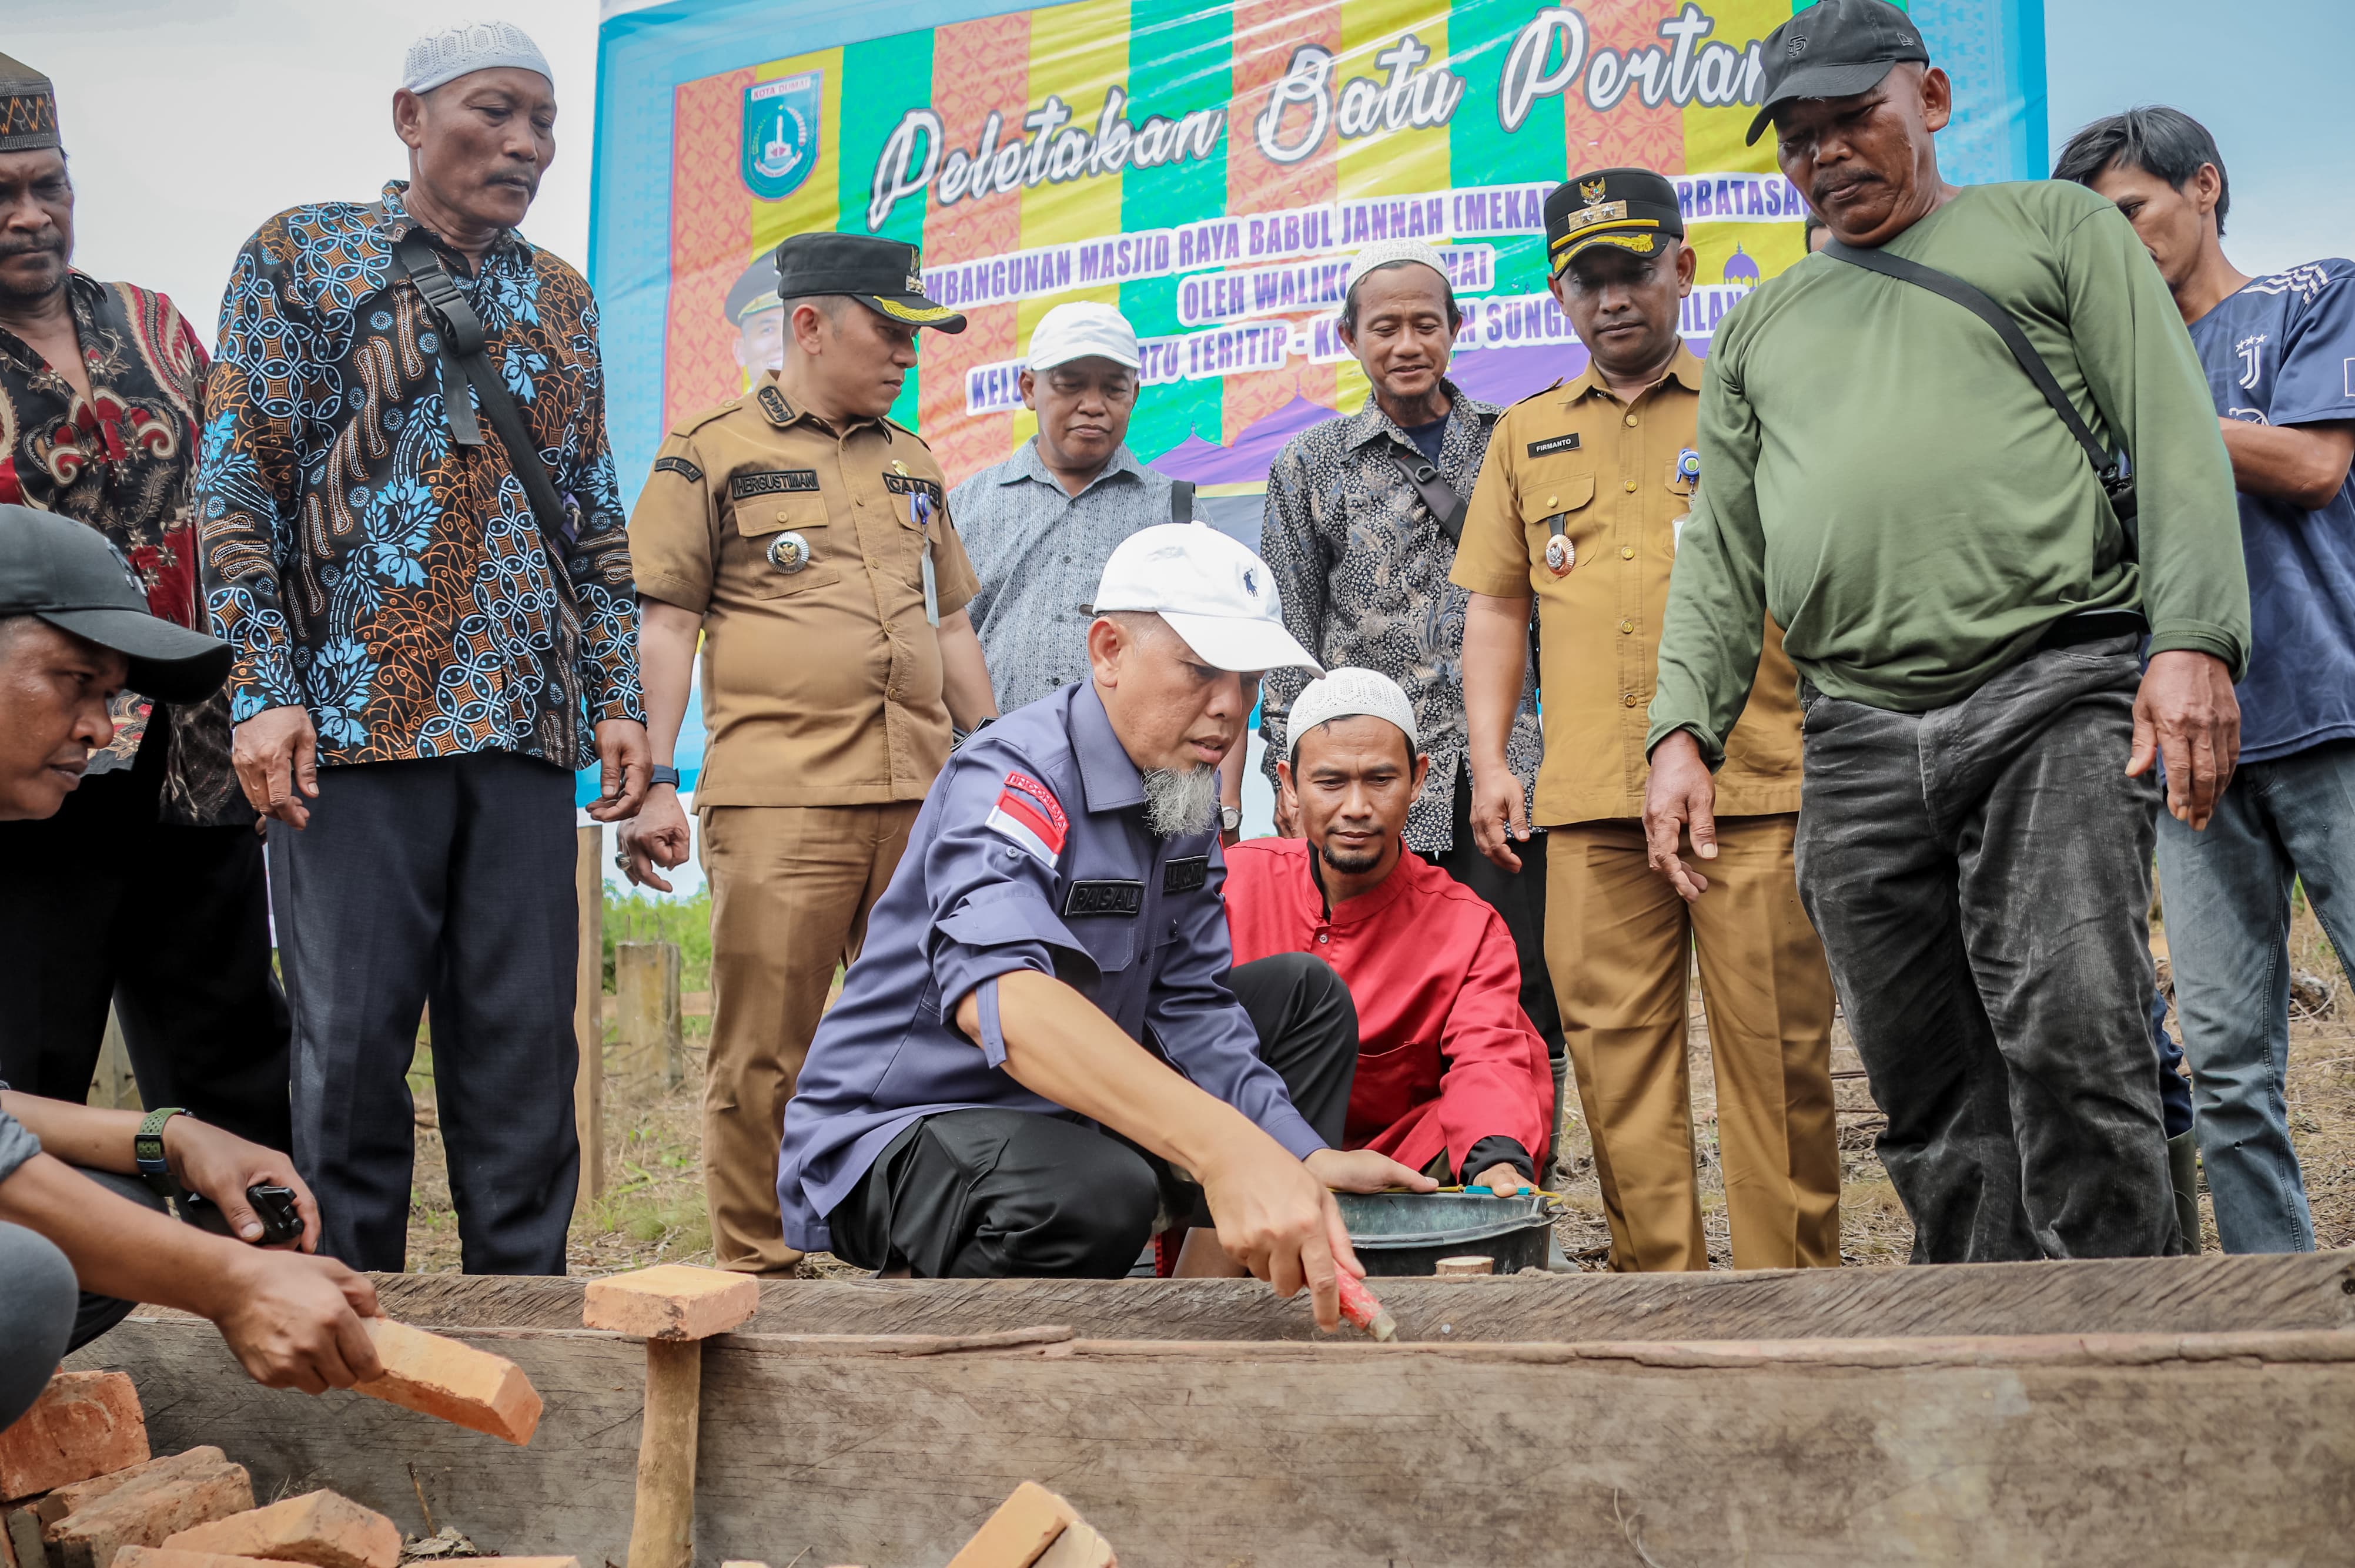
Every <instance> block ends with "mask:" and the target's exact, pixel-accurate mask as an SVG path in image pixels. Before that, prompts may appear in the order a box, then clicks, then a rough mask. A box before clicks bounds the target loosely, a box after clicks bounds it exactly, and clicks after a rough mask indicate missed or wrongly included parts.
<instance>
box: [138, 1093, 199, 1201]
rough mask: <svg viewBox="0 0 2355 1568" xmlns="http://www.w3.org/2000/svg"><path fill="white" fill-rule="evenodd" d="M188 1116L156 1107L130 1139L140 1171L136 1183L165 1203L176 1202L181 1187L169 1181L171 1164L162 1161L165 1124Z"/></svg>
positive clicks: (176, 1108) (178, 1110)
mask: <svg viewBox="0 0 2355 1568" xmlns="http://www.w3.org/2000/svg"><path fill="white" fill-rule="evenodd" d="M187 1114H188V1113H187V1112H186V1111H184V1110H182V1109H181V1108H180V1107H178V1106H158V1107H155V1109H154V1110H151V1111H149V1112H148V1113H147V1115H146V1117H145V1118H144V1119H143V1120H142V1121H141V1122H140V1123H139V1130H138V1132H136V1133H135V1134H133V1137H132V1139H131V1158H132V1160H133V1161H134V1162H136V1163H137V1165H138V1167H139V1180H141V1181H144V1182H146V1183H147V1186H148V1190H149V1191H151V1192H154V1193H155V1195H156V1196H157V1197H159V1198H161V1199H163V1200H164V1201H165V1202H167V1203H169V1202H176V1200H177V1199H178V1198H179V1196H180V1184H179V1183H178V1182H177V1181H173V1180H172V1167H171V1164H170V1162H169V1161H167V1160H165V1158H164V1124H165V1122H167V1121H169V1120H171V1119H172V1118H174V1117H176V1116H186V1115H187Z"/></svg>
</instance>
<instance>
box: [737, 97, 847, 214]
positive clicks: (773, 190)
mask: <svg viewBox="0 0 2355 1568" xmlns="http://www.w3.org/2000/svg"><path fill="white" fill-rule="evenodd" d="M825 81H826V73H825V72H824V71H815V70H810V71H804V72H802V73H801V74H800V75H799V76H783V77H779V78H778V79H776V80H774V81H759V82H754V83H753V84H752V85H751V86H750V87H748V88H746V89H745V90H744V156H743V165H742V166H743V173H744V188H745V189H746V190H749V191H751V193H752V194H753V195H754V196H758V197H760V198H761V199H762V201H779V200H782V199H783V198H784V197H786V196H791V195H793V193H794V192H795V191H797V190H799V189H800V188H801V186H802V182H803V181H805V180H806V179H808V178H809V177H810V171H811V170H813V169H815V168H816V167H817V152H818V115H819V112H820V111H821V109H822V107H823V105H824V100H825V91H824V89H825Z"/></svg>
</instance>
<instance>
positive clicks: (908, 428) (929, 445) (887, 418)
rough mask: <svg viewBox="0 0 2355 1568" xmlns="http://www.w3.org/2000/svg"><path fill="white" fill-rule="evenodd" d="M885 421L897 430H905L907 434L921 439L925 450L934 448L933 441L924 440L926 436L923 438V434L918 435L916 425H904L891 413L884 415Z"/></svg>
mask: <svg viewBox="0 0 2355 1568" xmlns="http://www.w3.org/2000/svg"><path fill="white" fill-rule="evenodd" d="M883 422H884V423H885V424H887V425H889V426H890V427H891V428H892V429H895V430H901V431H905V432H906V433H907V434H909V435H911V436H915V437H916V440H918V441H920V442H922V443H923V448H924V450H926V451H930V450H932V443H931V442H930V441H926V440H924V438H923V437H922V436H921V435H917V434H916V431H915V429H914V427H912V426H909V425H903V424H901V423H900V421H899V420H897V419H895V418H891V416H890V415H889V414H886V415H884V416H883Z"/></svg>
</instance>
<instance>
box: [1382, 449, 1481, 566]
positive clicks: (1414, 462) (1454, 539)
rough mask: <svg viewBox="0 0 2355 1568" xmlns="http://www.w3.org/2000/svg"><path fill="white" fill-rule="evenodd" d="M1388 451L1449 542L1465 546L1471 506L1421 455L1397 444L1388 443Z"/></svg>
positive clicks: (1430, 462) (1432, 464) (1429, 461)
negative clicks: (1468, 514)
mask: <svg viewBox="0 0 2355 1568" xmlns="http://www.w3.org/2000/svg"><path fill="white" fill-rule="evenodd" d="M1389 450H1390V454H1391V461H1392V462H1394V463H1396V464H1397V465H1398V471H1399V472H1400V474H1401V476H1403V477H1404V479H1405V480H1406V482H1408V483H1409V484H1411V485H1412V486H1414V493H1416V494H1417V495H1419V496H1421V497H1423V505H1424V506H1425V507H1427V508H1428V509H1429V510H1430V512H1431V516H1432V521H1433V522H1435V523H1437V524H1439V531H1440V532H1441V533H1443V534H1444V535H1447V542H1448V543H1449V544H1451V545H1460V544H1462V543H1463V542H1464V514H1465V510H1466V509H1467V508H1468V507H1469V506H1470V504H1471V503H1469V502H1467V501H1466V500H1465V498H1464V497H1463V496H1461V495H1458V494H1456V493H1455V486H1454V485H1452V484H1450V483H1448V482H1447V477H1446V476H1445V475H1444V474H1443V473H1441V472H1440V471H1439V468H1438V465H1436V464H1435V463H1433V462H1432V461H1431V460H1430V459H1428V458H1426V457H1424V456H1423V454H1422V453H1421V452H1415V453H1413V454H1412V455H1409V454H1408V453H1407V452H1406V451H1405V450H1403V449H1402V448H1401V447H1400V446H1399V444H1398V443H1397V442H1396V441H1391V442H1390V443H1389Z"/></svg>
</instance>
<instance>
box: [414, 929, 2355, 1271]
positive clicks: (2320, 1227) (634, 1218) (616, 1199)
mask: <svg viewBox="0 0 2355 1568" xmlns="http://www.w3.org/2000/svg"><path fill="white" fill-rule="evenodd" d="M2291 963H2292V967H2293V968H2296V969H2304V970H2307V971H2309V972H2311V973H2314V974H2317V975H2321V976H2325V977H2328V978H2329V979H2331V980H2336V981H2337V986H2338V990H2337V997H2336V1001H2335V1003H2334V1005H2333V1007H2332V1008H2331V1010H2330V1012H2328V1014H2326V1015H2325V1016H2321V1017H2318V1018H2303V1019H2298V1020H2296V1021H2294V1022H2292V1024H2291V1026H2290V1073H2289V1116H2290V1132H2291V1136H2292V1137H2293V1138H2294V1139H2296V1143H2297V1147H2298V1157H2299V1159H2300V1160H2301V1161H2302V1162H2303V1163H2304V1166H2305V1171H2306V1184H2307V1193H2308V1196H2309V1198H2310V1199H2311V1201H2312V1203H2313V1207H2314V1226H2315V1236H2316V1240H2317V1241H2318V1244H2319V1245H2322V1246H2325V1247H2343V1246H2350V1245H2355V985H2350V983H2349V982H2348V980H2347V979H2346V977H2345V976H2343V975H2342V974H2341V972H2340V970H2339V963H2338V959H2337V958H2336V956H2335V955H2334V954H2333V953H2332V952H2331V950H2330V947H2329V944H2328V942H2327V941H2326V940H2325V939H2324V938H2323V937H2322V934H2321V930H2320V927H2318V925H2317V924H2316V922H2315V920H2314V917H2313V916H2312V914H2311V913H2310V912H2309V911H2307V909H2306V908H2305V907H2304V906H2303V905H2302V904H2301V906H2300V907H2299V909H2298V911H2297V915H2296V921H2295V923H2294V926H2293V929H2292V934H2291ZM687 979H688V981H689V984H690V986H692V985H693V984H694V982H695V981H696V980H698V977H697V976H695V975H693V974H690V975H689V976H688V977H687ZM699 1000H700V999H699V998H698V997H694V996H690V998H689V999H688V1001H689V1007H690V1009H692V1008H693V1007H694V1006H695V1005H696V1003H697V1002H698V1001H699ZM686 1026H687V1063H686V1065H687V1075H686V1078H685V1080H684V1082H682V1083H681V1084H680V1086H678V1087H677V1088H666V1087H665V1085H664V1081H663V1079H662V1077H661V1075H659V1074H645V1073H639V1074H631V1075H621V1074H616V1075H613V1076H612V1077H610V1078H609V1079H608V1081H607V1087H606V1098H605V1169H606V1171H607V1182H608V1185H607V1190H606V1192H605V1194H604V1196H603V1197H602V1199H601V1200H599V1201H598V1202H596V1203H595V1204H593V1205H591V1211H590V1213H589V1214H588V1215H587V1216H586V1217H585V1219H584V1220H583V1221H582V1222H581V1223H579V1224H575V1225H574V1226H573V1231H572V1241H571V1247H570V1262H571V1266H572V1269H573V1272H575V1273H577V1274H608V1273H612V1272H614V1271H616V1270H619V1269H625V1268H638V1267H643V1266H646V1265H648V1264H654V1263H709V1262H710V1261H711V1231H710V1226H709V1223H708V1221H707V1220H706V1218H705V1213H704V1206H703V1186H702V1172H701V1170H700V1168H699V1164H698V1153H697V1150H698V1143H699V1135H698V1119H699V1100H700V1083H701V1077H702V1061H703V1049H702V1048H703V1042H704V1040H705V1038H706V1037H708V1033H709V1020H708V1018H705V1017H702V1016H700V1015H698V1013H696V1012H693V1011H690V1012H689V1013H688V1015H687V1020H686ZM2170 1027H2172V1024H2171V1023H2170ZM608 1033H609V1036H610V1034H611V1029H610V1027H609V1030H608ZM1691 1042H1692V1044H1691V1052H1692V1054H1691V1074H1692V1085H1693V1114H1694V1144H1695V1158H1696V1162H1697V1164H1698V1166H1699V1168H1700V1186H1701V1217H1702V1223H1703V1227H1704V1229H1705V1231H1706V1233H1707V1235H1708V1238H1709V1250H1710V1264H1711V1266H1713V1267H1718V1268H1724V1267H1728V1266H1730V1265H1731V1256H1732V1254H1731V1247H1730V1244H1729V1241H1728V1238H1727V1234H1726V1225H1725V1186H1724V1180H1723V1176H1722V1173H1721V1171H1720V1170H1719V1167H1718V1160H1717V1120H1716V1105H1717V1097H1716V1085H1715V1081H1714V1077H1713V1075H1712V1074H1711V1071H1710V1055H1709V1029H1708V1024H1707V1022H1706V1021H1705V1020H1704V1019H1703V1018H1702V1017H1701V1014H1700V999H1699V993H1698V988H1696V991H1695V996H1694V1001H1693V1006H1692V1025H1691ZM611 1059H612V1051H611V1046H610V1044H609V1060H611ZM1832 1067H1833V1071H1834V1072H1835V1073H1839V1072H1843V1071H1856V1070H1858V1069H1859V1062H1858V1060H1857V1057H1856V1053H1855V1051H1854V1049H1853V1048H1852V1047H1850V1046H1849V1044H1848V1037H1847V1031H1846V1029H1845V1027H1844V1026H1841V1027H1838V1028H1837V1029H1836V1032H1835V1034H1834V1037H1833V1052H1832ZM410 1086H411V1088H412V1089H413V1090H414V1091H415V1092H416V1094H417V1104H418V1140H417V1144H418V1147H417V1177H416V1186H415V1193H416V1196H415V1202H414V1203H413V1205H412V1208H411V1212H410V1228H409V1266H410V1269H411V1270H414V1271H417V1272H420V1273H426V1272H448V1271H453V1270H455V1269H456V1268H457V1266H458V1232H457V1224H456V1216H455V1215H454V1214H453V1213H452V1212H451V1210H450V1206H449V1204H450V1198H449V1182H448V1179H447V1177H446V1175H445V1173H444V1170H443V1166H442V1139H441V1135H440V1132H439V1131H438V1129H437V1128H436V1127H435V1126H434V1117H433V1097H432V1080H431V1074H430V1056H429V1054H428V1053H425V1052H422V1051H421V1052H420V1054H419V1063H418V1069H417V1071H415V1072H413V1073H412V1074H411V1075H410ZM1837 1089H1838V1105H1839V1107H1840V1115H1839V1128H1840V1175H1841V1191H1840V1254H1841V1258H1842V1260H1843V1261H1844V1262H1846V1263H1848V1264H1850V1265H1882V1264H1896V1263H1902V1262H1904V1261H1905V1258H1906V1256H1907V1255H1908V1254H1909V1253H1910V1251H1911V1250H1912V1247H1913V1225H1912V1224H1911V1223H1910V1222H1909V1221H1908V1220H1907V1219H1906V1217H1905V1211H1904V1208H1903V1206H1902V1204H1900V1203H1899V1202H1898V1201H1897V1193H1896V1191H1895V1189H1893V1188H1892V1187H1891V1186H1890V1184H1889V1179H1888V1177H1887V1175H1886V1174H1885V1173H1884V1172H1883V1171H1882V1170H1881V1161H1880V1160H1879V1159H1878V1158H1877V1157H1876V1156H1875V1155H1874V1153H1873V1151H1872V1137H1873V1134H1874V1132H1875V1131H1877V1130H1878V1128H1879V1126H1880V1118H1879V1116H1878V1114H1877V1113H1876V1112H1875V1111H1874V1110H1873V1109H1872V1104H1871V1099H1870V1096H1869V1095H1868V1094H1867V1093H1866V1092H1865V1086H1864V1082H1863V1079H1862V1078H1861V1077H1855V1078H1841V1079H1838V1082H1837ZM1576 1110H1577V1107H1576V1103H1575V1101H1574V1100H1573V1102H1572V1117H1571V1120H1570V1127H1569V1131H1568V1134H1567V1136H1566V1137H1565V1138H1564V1139H1563V1140H1562V1141H1563V1148H1562V1161H1561V1165H1562V1171H1563V1175H1562V1177H1561V1179H1560V1180H1559V1181H1557V1182H1556V1185H1557V1186H1558V1187H1560V1188H1561V1191H1562V1192H1564V1194H1565V1196H1567V1197H1568V1198H1569V1199H1570V1211H1569V1212H1568V1213H1566V1214H1565V1215H1564V1216H1563V1217H1562V1219H1561V1223H1560V1224H1558V1225H1557V1226H1556V1234H1558V1235H1559V1236H1560V1238H1561V1245H1562V1250H1563V1252H1564V1253H1565V1254H1566V1255H1569V1256H1570V1257H1571V1258H1572V1259H1573V1260H1574V1261H1576V1262H1577V1263H1578V1265H1579V1266H1581V1267H1582V1268H1589V1269H1599V1268H1602V1267H1604V1266H1605V1259H1606V1257H1607V1254H1608V1247H1609V1240H1610V1237H1609V1231H1608V1229H1607V1227H1606V1226H1605V1225H1604V1220H1603V1201H1602V1196H1601V1192H1600V1190H1599V1188H1598V1187H1597V1186H1596V1184H1595V1180H1594V1162H1593V1155H1592V1152H1591V1149H1592V1146H1591V1144H1590V1143H1589V1141H1588V1139H1587V1136H1586V1129H1585V1127H1584V1125H1583V1123H1582V1121H1581V1120H1580V1119H1579V1118H1578V1116H1577V1114H1576ZM2200 1208H2201V1213H2202V1216H2203V1220H2204V1224H2203V1230H2204V1233H2205V1234H2204V1237H2203V1240H2204V1243H2205V1245H2206V1247H2207V1249H2208V1250H2210V1251H2213V1250H2215V1248H2216V1232H2215V1222H2214V1219H2213V1217H2212V1214H2211V1213H2210V1211H2209V1206H2208V1202H2207V1199H2206V1195H2205V1193H2204V1192H2203V1193H2202V1196H2201V1200H2200ZM804 1267H805V1272H810V1273H818V1274H840V1275H850V1274H854V1273H856V1272H857V1271H855V1270H853V1269H851V1268H850V1267H849V1266H847V1265H845V1264H842V1263H839V1262H837V1260H836V1259H834V1258H831V1257H826V1256H819V1257H815V1258H812V1259H810V1260H809V1261H808V1262H807V1263H806V1264H805V1266H804Z"/></svg>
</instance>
